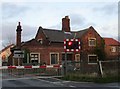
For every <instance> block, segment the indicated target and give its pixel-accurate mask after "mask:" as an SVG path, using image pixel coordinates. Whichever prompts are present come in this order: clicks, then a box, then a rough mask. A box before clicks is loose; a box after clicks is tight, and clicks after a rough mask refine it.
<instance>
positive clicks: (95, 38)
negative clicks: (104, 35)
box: [88, 37, 96, 46]
mask: <svg viewBox="0 0 120 89" xmlns="http://www.w3.org/2000/svg"><path fill="white" fill-rule="evenodd" d="M91 39H92V40H95V45H91V44H90V40H91ZM88 45H89V46H96V38H92V37H91V38H88Z"/></svg>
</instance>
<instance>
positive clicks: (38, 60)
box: [30, 52, 40, 63]
mask: <svg viewBox="0 0 120 89" xmlns="http://www.w3.org/2000/svg"><path fill="white" fill-rule="evenodd" d="M32 54H38V63H40V53H34V52H31V53H30V62H31V55H32Z"/></svg>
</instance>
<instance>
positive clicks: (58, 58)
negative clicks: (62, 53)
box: [50, 52, 59, 65]
mask: <svg viewBox="0 0 120 89" xmlns="http://www.w3.org/2000/svg"><path fill="white" fill-rule="evenodd" d="M52 54H57V55H58V59H57V62H58V63H57V64H59V53H58V52H50V65H56V64H51V55H52Z"/></svg>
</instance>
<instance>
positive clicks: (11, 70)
mask: <svg viewBox="0 0 120 89" xmlns="http://www.w3.org/2000/svg"><path fill="white" fill-rule="evenodd" d="M0 68H1V70H2V79H11V78H24V77H40V76H61V74H62V73H61V72H62V65H45V66H2V67H0Z"/></svg>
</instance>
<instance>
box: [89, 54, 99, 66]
mask: <svg viewBox="0 0 120 89" xmlns="http://www.w3.org/2000/svg"><path fill="white" fill-rule="evenodd" d="M89 56H97V55H96V54H89V55H88V64H97V61H98V57H97V60H96V63H90V60H89Z"/></svg>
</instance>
